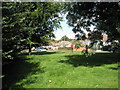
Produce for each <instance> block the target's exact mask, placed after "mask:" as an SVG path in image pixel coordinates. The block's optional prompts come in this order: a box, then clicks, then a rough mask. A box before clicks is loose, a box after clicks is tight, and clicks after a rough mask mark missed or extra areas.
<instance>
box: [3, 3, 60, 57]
mask: <svg viewBox="0 0 120 90" xmlns="http://www.w3.org/2000/svg"><path fill="white" fill-rule="evenodd" d="M58 6H59V7H58ZM61 10H62V4H61V3H52V2H23V3H18V2H15V3H14V2H13V3H10V2H9V3H7V2H6V3H5V2H4V3H3V4H2V14H3V23H2V30H3V32H2V43H3V45H2V46H3V48H2V51H3V59H13V58H14V57H15V56H16V54H17V53H18V52H19V51H20V50H22V49H24V48H28V49H29V52H31V46H32V45H34V44H39V45H43V44H46V43H47V40H48V39H49V38H50V37H54V34H53V31H54V30H55V29H57V28H59V27H60V21H61V20H62V18H61V17H59V15H58V13H59V12H60V11H61Z"/></svg>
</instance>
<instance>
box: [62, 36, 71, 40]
mask: <svg viewBox="0 0 120 90" xmlns="http://www.w3.org/2000/svg"><path fill="white" fill-rule="evenodd" d="M60 40H61V41H69V40H70V39H69V38H68V37H67V36H66V35H65V36H63V37H62V38H61V39H60Z"/></svg>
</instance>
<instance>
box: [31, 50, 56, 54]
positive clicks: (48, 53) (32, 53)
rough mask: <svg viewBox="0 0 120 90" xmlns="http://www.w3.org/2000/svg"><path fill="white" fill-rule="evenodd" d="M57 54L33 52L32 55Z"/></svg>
mask: <svg viewBox="0 0 120 90" xmlns="http://www.w3.org/2000/svg"><path fill="white" fill-rule="evenodd" d="M55 53H57V52H54V51H53V52H32V53H31V55H46V54H55Z"/></svg>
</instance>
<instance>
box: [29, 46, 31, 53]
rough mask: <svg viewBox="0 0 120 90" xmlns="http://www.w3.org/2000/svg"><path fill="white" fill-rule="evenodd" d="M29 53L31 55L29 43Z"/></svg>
mask: <svg viewBox="0 0 120 90" xmlns="http://www.w3.org/2000/svg"><path fill="white" fill-rule="evenodd" d="M29 55H31V45H30V44H29Z"/></svg>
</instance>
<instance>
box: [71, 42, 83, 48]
mask: <svg viewBox="0 0 120 90" xmlns="http://www.w3.org/2000/svg"><path fill="white" fill-rule="evenodd" d="M72 44H74V45H75V48H79V47H84V46H85V45H84V44H82V43H81V42H80V41H75V42H73V43H72Z"/></svg>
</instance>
